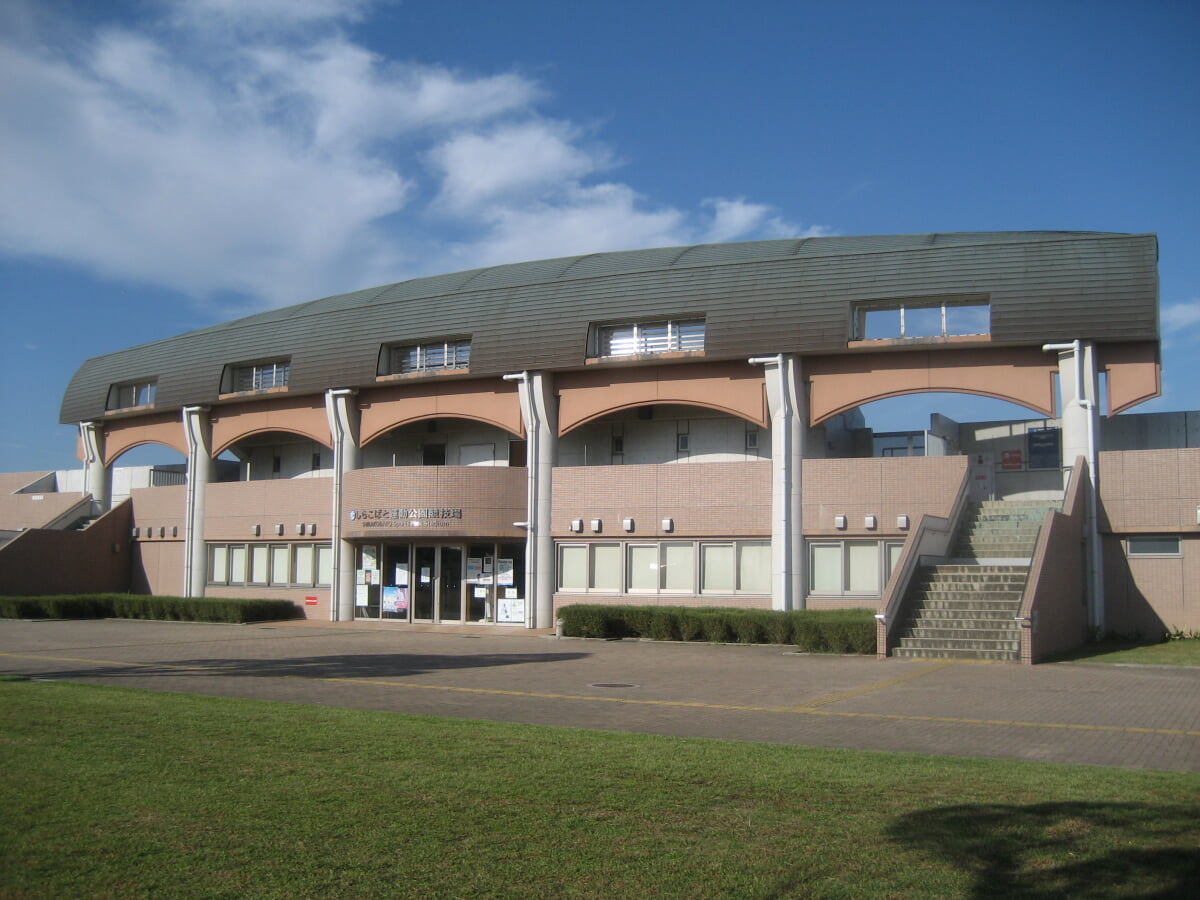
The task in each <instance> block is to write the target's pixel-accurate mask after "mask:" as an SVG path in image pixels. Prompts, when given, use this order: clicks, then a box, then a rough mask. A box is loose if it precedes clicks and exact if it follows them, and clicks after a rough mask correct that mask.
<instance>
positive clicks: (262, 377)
mask: <svg viewBox="0 0 1200 900" xmlns="http://www.w3.org/2000/svg"><path fill="white" fill-rule="evenodd" d="M290 369H291V360H290V359H272V360H267V361H265V362H256V363H245V364H244V365H235V366H226V367H225V373H224V375H223V376H222V378H221V393H223V394H240V393H242V392H245V391H267V390H271V389H272V388H284V387H287V383H288V373H289V371H290Z"/></svg>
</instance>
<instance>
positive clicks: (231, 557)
mask: <svg viewBox="0 0 1200 900" xmlns="http://www.w3.org/2000/svg"><path fill="white" fill-rule="evenodd" d="M207 547H208V553H207V557H208V562H207V571H206V572H205V578H206V581H205V583H206V584H210V585H214V586H218V587H219V586H226V587H254V588H267V587H275V588H289V587H290V588H297V587H301V588H313V587H329V586H330V581H329V577H331V575H332V566H333V545H332V544H323V543H320V542H319V541H318V542H312V541H297V542H294V543H282V542H280V541H278V540H276V541H212V542H209V543H208V544H207ZM302 550H303V551H307V554H308V557H309V562H308V573H307V577H306V578H299V577H297V576H298V575H299V574H300V571H299V569H300V566H299V557H300V556H301V551H302ZM263 555H265V561H264V562H263V568H265V571H262V569H261V568H260V569H259V570H256V566H255V561H256V559H258V558H259V557H260V556H263ZM218 560H219V561H220V562H219V564H218ZM239 561H240V565H239ZM281 565H282V567H283V568H285V569H286V571H285V572H283V573H280V572H279V569H280V568H281ZM239 568H240V571H239ZM218 576H219V577H218ZM323 578H324V579H325V580H322V579H323Z"/></svg>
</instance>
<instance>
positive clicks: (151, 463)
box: [108, 443, 187, 506]
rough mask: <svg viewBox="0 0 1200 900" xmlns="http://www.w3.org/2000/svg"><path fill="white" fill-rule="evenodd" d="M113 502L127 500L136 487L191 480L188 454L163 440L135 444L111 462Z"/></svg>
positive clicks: (119, 453) (112, 503) (184, 482)
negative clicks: (188, 469)
mask: <svg viewBox="0 0 1200 900" xmlns="http://www.w3.org/2000/svg"><path fill="white" fill-rule="evenodd" d="M108 469H109V479H110V482H111V493H110V497H111V498H112V499H111V505H112V506H116V505H117V504H119V503H121V502H122V501H124V500H127V499H128V498H129V496H130V494H131V493H132V492H133V490H134V489H137V488H153V487H170V486H172V485H179V484H186V483H187V457H186V456H184V455H183V454H182V453H180V452H179V451H178V450H176V449H174V448H173V447H168V446H166V445H165V444H159V443H144V444H135V445H134V446H132V447H129V448H128V449H125V450H122V451H120V452H118V453H117V455H116V456H115V457H113V459H112V460H111V462H110V463H109V467H108Z"/></svg>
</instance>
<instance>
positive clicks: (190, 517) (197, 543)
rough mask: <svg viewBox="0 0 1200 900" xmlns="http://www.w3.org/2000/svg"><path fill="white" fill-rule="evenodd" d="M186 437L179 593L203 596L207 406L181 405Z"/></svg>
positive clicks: (209, 447) (209, 428)
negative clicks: (185, 476) (181, 565)
mask: <svg viewBox="0 0 1200 900" xmlns="http://www.w3.org/2000/svg"><path fill="white" fill-rule="evenodd" d="M183 434H184V439H185V440H186V441H187V489H186V491H185V495H184V496H185V500H184V507H185V509H184V521H183V595H184V596H185V597H203V596H204V587H205V585H206V584H207V583H208V549H207V546H206V545H205V543H204V503H205V499H206V498H207V495H208V485H209V482H210V481H212V477H213V466H214V463H213V458H212V425H211V423H210V422H209V420H208V408H207V407H204V406H185V407H184V408H183Z"/></svg>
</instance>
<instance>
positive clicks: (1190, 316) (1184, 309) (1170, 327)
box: [1162, 297, 1200, 335]
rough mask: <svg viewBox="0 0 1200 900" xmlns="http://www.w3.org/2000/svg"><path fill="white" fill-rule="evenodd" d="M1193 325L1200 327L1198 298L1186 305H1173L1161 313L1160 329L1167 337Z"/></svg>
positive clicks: (1199, 298) (1199, 302) (1199, 303)
mask: <svg viewBox="0 0 1200 900" xmlns="http://www.w3.org/2000/svg"><path fill="white" fill-rule="evenodd" d="M1194 325H1200V297H1198V298H1196V299H1194V300H1192V301H1190V302H1187V303H1173V304H1172V305H1170V306H1168V307H1165V308H1164V309H1163V311H1162V327H1163V330H1164V331H1165V332H1167V333H1168V335H1169V333H1170V332H1173V331H1182V330H1183V329H1185V328H1191V327H1192V326H1194Z"/></svg>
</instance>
